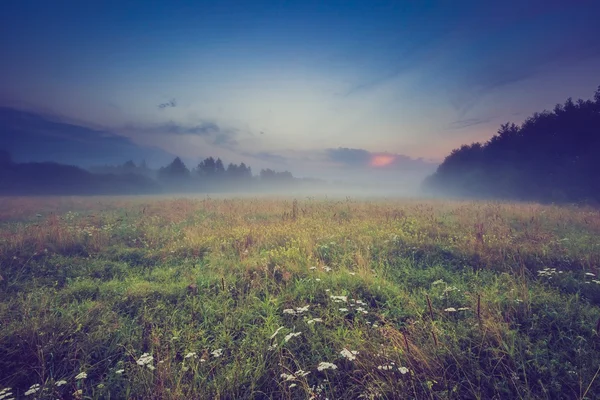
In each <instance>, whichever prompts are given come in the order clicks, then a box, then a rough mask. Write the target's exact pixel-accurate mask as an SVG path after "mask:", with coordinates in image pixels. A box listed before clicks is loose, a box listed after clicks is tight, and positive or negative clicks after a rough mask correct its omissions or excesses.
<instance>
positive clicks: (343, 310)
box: [339, 307, 348, 312]
mask: <svg viewBox="0 0 600 400" xmlns="http://www.w3.org/2000/svg"><path fill="white" fill-rule="evenodd" d="M339 310H340V311H341V312H348V309H347V308H344V307H342V308H340V309H339Z"/></svg>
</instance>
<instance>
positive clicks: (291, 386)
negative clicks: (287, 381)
mask: <svg viewBox="0 0 600 400" xmlns="http://www.w3.org/2000/svg"><path fill="white" fill-rule="evenodd" d="M296 386H298V385H296V384H295V383H292V384H291V385H290V386H289V388H290V389H291V388H294V387H296Z"/></svg>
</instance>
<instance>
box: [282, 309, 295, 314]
mask: <svg viewBox="0 0 600 400" xmlns="http://www.w3.org/2000/svg"><path fill="white" fill-rule="evenodd" d="M283 313H284V314H291V315H296V311H294V309H293V308H286V309H285V310H283Z"/></svg>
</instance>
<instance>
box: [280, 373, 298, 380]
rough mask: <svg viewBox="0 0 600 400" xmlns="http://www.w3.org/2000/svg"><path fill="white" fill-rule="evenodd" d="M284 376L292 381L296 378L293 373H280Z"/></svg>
mask: <svg viewBox="0 0 600 400" xmlns="http://www.w3.org/2000/svg"><path fill="white" fill-rule="evenodd" d="M280 376H281V377H282V378H284V379H285V380H286V382H287V381H291V380H294V379H296V377H295V376H294V375H293V374H286V373H285V372H284V373H283V374H281V375H280Z"/></svg>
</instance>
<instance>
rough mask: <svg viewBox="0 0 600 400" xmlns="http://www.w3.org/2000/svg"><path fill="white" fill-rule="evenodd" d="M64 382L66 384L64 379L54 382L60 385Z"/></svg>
mask: <svg viewBox="0 0 600 400" xmlns="http://www.w3.org/2000/svg"><path fill="white" fill-rule="evenodd" d="M66 384H67V381H65V380H64V379H62V380H60V381H58V382H56V383H55V385H56V386H62V385H66Z"/></svg>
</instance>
